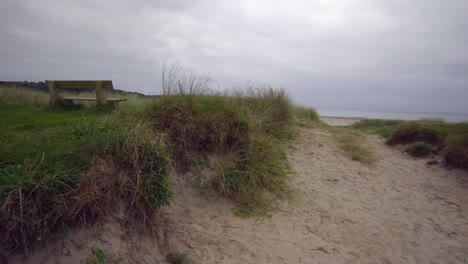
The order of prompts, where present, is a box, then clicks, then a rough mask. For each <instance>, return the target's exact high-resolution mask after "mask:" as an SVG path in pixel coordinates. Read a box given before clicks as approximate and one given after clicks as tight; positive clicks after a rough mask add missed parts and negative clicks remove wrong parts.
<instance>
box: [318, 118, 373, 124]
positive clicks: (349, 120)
mask: <svg viewBox="0 0 468 264" xmlns="http://www.w3.org/2000/svg"><path fill="white" fill-rule="evenodd" d="M320 119H321V120H322V121H323V122H325V123H326V124H328V125H330V126H350V125H352V124H354V123H356V122H359V121H361V120H364V119H365V118H362V117H334V116H321V117H320Z"/></svg>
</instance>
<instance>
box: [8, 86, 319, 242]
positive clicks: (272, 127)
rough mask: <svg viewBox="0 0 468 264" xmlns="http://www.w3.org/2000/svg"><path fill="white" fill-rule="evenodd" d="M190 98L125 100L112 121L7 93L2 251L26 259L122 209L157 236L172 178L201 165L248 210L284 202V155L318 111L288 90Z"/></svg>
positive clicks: (102, 114) (170, 94)
mask: <svg viewBox="0 0 468 264" xmlns="http://www.w3.org/2000/svg"><path fill="white" fill-rule="evenodd" d="M178 87H179V88H180V86H178ZM198 88H200V87H197V89H198ZM184 91H185V90H184ZM187 91H189V92H180V90H179V91H177V92H176V91H174V90H173V91H168V90H166V93H165V95H164V96H162V97H140V96H136V95H131V96H127V98H129V100H128V102H124V103H121V105H120V106H119V108H118V109H117V110H116V111H112V112H109V111H100V110H98V109H95V108H94V107H92V106H89V105H88V106H85V107H83V108H80V109H74V110H69V109H61V110H51V109H49V108H48V95H47V94H46V93H42V92H38V91H31V90H27V89H18V88H7V89H5V88H3V90H2V89H1V88H0V93H1V97H0V98H1V100H0V122H1V123H2V126H1V127H0V205H1V207H0V232H1V237H0V238H1V241H2V242H1V245H0V246H1V247H2V248H4V249H12V248H18V247H23V248H25V249H26V250H27V245H29V244H31V243H34V242H35V241H38V240H42V239H46V238H47V237H49V236H52V235H53V234H54V233H57V232H62V231H64V230H66V229H67V228H69V227H71V226H74V225H87V224H89V223H93V222H95V221H96V220H98V219H101V218H103V217H105V216H106V215H108V214H109V213H110V212H111V211H112V210H116V209H117V208H116V204H119V203H120V204H123V205H124V206H125V208H126V212H128V214H127V216H128V218H131V219H133V220H136V221H138V222H140V223H144V225H143V226H147V227H151V223H150V218H151V215H152V214H153V213H155V212H157V210H158V208H160V207H161V206H164V205H167V204H169V203H170V200H171V197H172V196H173V194H172V191H171V186H170V184H169V181H168V172H169V170H170V168H171V167H175V168H176V169H178V170H184V169H188V168H190V167H191V166H192V165H194V164H197V163H199V162H200V161H199V160H197V159H199V157H206V156H212V157H216V158H217V159H218V160H217V162H216V164H217V165H216V166H213V167H212V168H211V170H212V171H213V173H212V176H210V179H209V184H208V186H209V187H212V188H214V189H215V190H217V191H218V192H219V193H220V194H222V195H224V196H226V197H228V198H230V199H233V200H234V201H236V202H238V204H239V206H241V207H242V208H246V209H248V210H251V211H256V210H258V211H263V210H268V208H269V206H270V204H271V202H273V201H274V197H281V196H284V195H286V194H287V192H288V184H287V180H288V175H289V167H288V163H287V160H286V157H285V145H286V144H287V142H288V140H289V139H290V138H292V129H293V127H294V125H295V124H297V123H301V122H302V123H304V122H315V121H316V120H317V115H316V113H315V111H314V110H313V109H306V108H300V107H295V106H294V105H293V104H292V102H291V100H290V99H289V97H288V96H287V95H286V93H285V92H284V91H283V90H274V89H252V90H249V91H243V92H231V93H229V94H226V93H224V94H221V93H213V92H209V93H207V92H199V91H194V90H191V89H189V90H187Z"/></svg>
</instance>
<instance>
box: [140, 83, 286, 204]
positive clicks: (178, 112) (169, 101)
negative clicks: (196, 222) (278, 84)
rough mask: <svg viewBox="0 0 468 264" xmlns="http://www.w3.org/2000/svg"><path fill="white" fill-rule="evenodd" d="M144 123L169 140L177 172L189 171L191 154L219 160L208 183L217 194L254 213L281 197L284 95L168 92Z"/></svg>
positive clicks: (256, 91) (267, 91)
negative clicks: (269, 199)
mask: <svg viewBox="0 0 468 264" xmlns="http://www.w3.org/2000/svg"><path fill="white" fill-rule="evenodd" d="M168 90H169V89H168ZM170 90H172V91H173V89H170ZM147 118H148V120H150V121H151V122H152V123H153V126H154V128H155V129H156V130H158V131H160V132H161V133H165V134H167V135H168V137H169V139H170V142H171V150H172V156H173V158H174V160H176V161H177V164H178V165H179V167H187V166H190V164H191V163H193V160H191V157H192V156H193V153H216V154H217V156H218V157H222V159H223V161H222V162H221V163H222V164H224V165H223V166H222V167H221V168H218V169H219V170H218V171H217V173H215V174H216V175H217V176H216V177H215V178H213V179H212V184H213V186H214V187H215V188H216V189H217V190H219V191H220V193H221V194H223V195H225V196H227V197H230V198H233V199H235V200H237V201H239V202H240V203H241V204H242V205H244V206H248V207H255V206H259V205H265V204H266V199H265V197H266V196H265V195H264V194H265V192H271V193H275V194H278V195H281V194H284V193H285V191H286V189H287V184H286V181H287V175H288V172H289V171H288V164H287V160H286V158H285V152H284V147H283V145H284V143H285V141H286V140H287V138H288V136H289V134H290V129H291V122H292V111H291V102H290V99H289V97H288V96H287V95H286V93H285V91H284V90H281V89H279V90H274V89H271V88H264V89H253V90H250V91H245V92H236V93H232V94H229V95H228V94H220V93H210V94H206V93H202V94H198V93H193V90H192V92H190V91H189V92H188V93H186V92H183V93H177V94H172V93H170V92H166V93H165V96H164V97H163V98H162V99H161V101H160V102H159V103H156V104H154V106H153V108H152V109H151V110H150V111H149V113H147Z"/></svg>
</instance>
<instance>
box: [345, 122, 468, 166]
mask: <svg viewBox="0 0 468 264" xmlns="http://www.w3.org/2000/svg"><path fill="white" fill-rule="evenodd" d="M352 127H353V128H356V129H359V130H363V131H368V132H373V133H377V134H380V135H382V136H384V137H386V138H387V143H388V144H390V145H397V144H402V145H407V144H414V145H411V146H410V147H409V148H408V150H409V153H410V154H411V153H414V154H415V155H417V156H418V155H419V154H420V152H421V155H423V154H422V153H425V154H424V155H429V154H428V153H429V146H430V148H431V151H432V152H434V153H439V154H440V155H441V156H442V158H443V160H444V162H445V164H447V165H450V166H453V167H456V168H464V169H466V168H468V122H461V123H447V122H444V121H443V120H439V119H435V120H419V121H402V120H363V121H360V122H358V123H356V124H354V125H353V126H352ZM422 144H424V146H423V145H422Z"/></svg>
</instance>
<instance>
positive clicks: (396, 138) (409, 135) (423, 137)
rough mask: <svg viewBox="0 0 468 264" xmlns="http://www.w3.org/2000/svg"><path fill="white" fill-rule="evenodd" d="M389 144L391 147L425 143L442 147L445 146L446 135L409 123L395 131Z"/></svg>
mask: <svg viewBox="0 0 468 264" xmlns="http://www.w3.org/2000/svg"><path fill="white" fill-rule="evenodd" d="M387 142H388V144H390V145H396V144H410V143H415V142H424V143H427V144H431V145H435V146H442V145H443V144H444V135H443V133H442V132H441V131H440V130H438V129H435V128H431V127H425V126H423V125H421V124H418V123H407V124H403V125H401V126H399V127H398V128H397V129H395V131H393V133H392V135H391V136H390V138H389V139H388V141H387Z"/></svg>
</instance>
